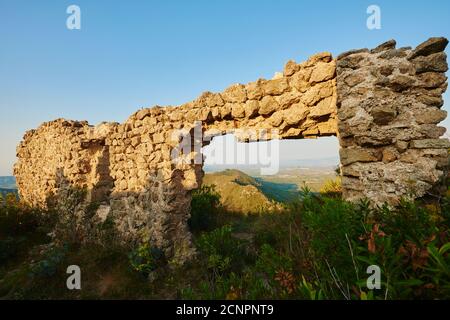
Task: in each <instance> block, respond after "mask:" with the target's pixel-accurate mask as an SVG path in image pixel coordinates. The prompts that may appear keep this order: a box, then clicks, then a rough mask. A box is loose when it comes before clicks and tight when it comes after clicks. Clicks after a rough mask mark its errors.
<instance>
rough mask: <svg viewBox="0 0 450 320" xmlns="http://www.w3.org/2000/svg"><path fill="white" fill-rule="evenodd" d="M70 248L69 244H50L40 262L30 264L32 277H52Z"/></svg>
mask: <svg viewBox="0 0 450 320" xmlns="http://www.w3.org/2000/svg"><path fill="white" fill-rule="evenodd" d="M68 250H69V247H68V245H63V246H53V245H52V246H50V247H49V248H48V249H47V250H46V251H45V253H44V254H43V257H42V259H41V260H39V261H38V262H33V263H31V265H30V276H31V277H46V278H48V277H52V276H54V275H55V274H56V272H57V271H58V268H59V267H60V265H61V263H62V262H63V261H64V259H65V257H66V254H67V252H68Z"/></svg>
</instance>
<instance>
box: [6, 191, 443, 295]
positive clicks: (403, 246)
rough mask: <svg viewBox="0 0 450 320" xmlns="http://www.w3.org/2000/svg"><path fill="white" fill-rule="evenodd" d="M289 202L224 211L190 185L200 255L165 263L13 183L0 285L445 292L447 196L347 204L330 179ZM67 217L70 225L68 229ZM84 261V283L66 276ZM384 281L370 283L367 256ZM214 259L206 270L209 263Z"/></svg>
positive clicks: (130, 290) (20, 290) (52, 290)
mask: <svg viewBox="0 0 450 320" xmlns="http://www.w3.org/2000/svg"><path fill="white" fill-rule="evenodd" d="M322 191H323V193H322V194H321V195H317V194H313V193H311V192H310V191H309V190H308V189H304V190H303V191H302V194H301V197H300V195H299V199H300V198H301V201H300V200H299V201H297V202H294V203H292V204H289V205H287V206H285V208H284V209H283V210H282V211H279V210H277V211H276V212H259V213H258V214H253V215H245V216H244V215H239V214H236V213H229V212H227V211H225V210H224V208H223V207H222V206H221V205H220V195H219V194H218V193H217V192H216V191H215V189H214V187H211V186H204V187H203V188H201V189H200V190H197V191H195V192H194V195H193V199H192V217H191V220H190V223H189V224H190V227H191V229H192V231H193V234H194V241H195V245H196V247H197V248H198V256H197V257H196V258H195V259H194V260H193V261H192V262H190V263H189V264H187V265H184V266H182V267H175V266H172V267H170V268H167V262H166V261H165V259H164V256H163V254H162V253H161V251H160V250H159V249H158V248H154V247H152V246H151V244H143V245H141V246H138V247H135V248H131V247H125V246H122V245H119V244H118V243H116V241H114V232H113V228H112V225H111V223H110V222H108V220H107V221H106V222H105V224H103V225H100V226H98V228H99V229H100V230H97V231H98V232H97V233H96V234H98V235H99V236H98V237H97V239H96V240H95V241H88V242H87V243H85V244H83V245H81V244H79V243H78V242H76V241H74V240H73V239H74V237H73V235H72V234H66V235H65V234H64V232H61V230H64V228H63V229H59V232H58V233H57V235H58V237H57V238H55V233H54V228H55V226H56V225H59V226H60V227H61V222H60V221H58V219H57V217H58V214H57V213H51V212H41V211H38V210H34V209H32V208H27V207H25V206H23V205H22V204H20V203H18V202H17V200H16V197H15V196H13V195H9V196H7V197H6V199H3V200H2V201H1V203H2V205H1V206H0V297H1V298H6V299H169V298H171V299H314V300H315V299H358V300H359V299H363V300H365V299H380V300H381V299H449V298H450V239H449V227H450V197H447V198H443V199H440V200H439V201H435V202H433V203H431V204H430V203H428V204H426V203H424V202H421V201H416V202H408V201H403V202H402V203H401V204H400V206H399V207H398V208H397V209H395V210H393V209H390V208H388V207H387V206H384V207H380V208H375V209H373V208H370V207H369V205H368V203H366V202H361V203H359V204H351V203H348V202H346V201H343V200H341V199H340V197H339V184H338V183H330V184H327V186H325V187H324V190H322ZM71 230H72V229H70V228H67V229H65V231H66V233H70V232H72V231H71ZM74 264H75V265H79V266H80V268H81V270H82V289H81V290H74V291H70V290H68V289H67V288H66V279H67V276H68V275H67V274H66V268H67V266H69V265H74ZM371 265H377V266H379V267H380V270H381V289H374V290H370V289H368V288H367V278H368V277H369V276H370V274H367V268H368V267H369V266H371ZM205 270H207V272H205Z"/></svg>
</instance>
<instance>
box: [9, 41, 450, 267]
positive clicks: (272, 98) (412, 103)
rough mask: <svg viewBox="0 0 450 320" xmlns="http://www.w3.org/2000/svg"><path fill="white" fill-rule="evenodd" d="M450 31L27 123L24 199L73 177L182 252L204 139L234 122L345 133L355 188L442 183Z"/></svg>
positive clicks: (348, 185) (398, 189)
mask: <svg viewBox="0 0 450 320" xmlns="http://www.w3.org/2000/svg"><path fill="white" fill-rule="evenodd" d="M446 44H447V41H446V39H443V38H432V39H430V40H429V41H427V42H425V43H424V44H422V45H420V46H418V47H417V48H416V49H415V50H412V49H409V48H401V49H395V42H394V41H390V42H387V43H385V44H382V45H381V46H379V47H377V48H375V49H373V50H371V51H369V50H367V49H364V50H353V51H351V52H348V53H345V54H342V55H340V56H339V57H338V59H337V60H335V59H333V58H332V56H331V54H329V53H320V54H316V55H314V56H312V57H311V58H310V59H308V60H307V61H306V62H303V63H300V64H297V63H295V62H294V61H289V62H288V63H287V64H286V66H285V68H284V71H283V73H282V74H277V76H276V77H274V78H273V79H272V80H264V79H259V80H257V81H255V82H251V83H248V84H246V85H243V84H235V85H232V86H230V87H229V88H227V89H226V90H225V91H224V92H222V93H211V92H205V93H203V94H202V95H201V96H200V97H199V98H198V99H196V100H194V101H192V102H189V103H186V104H184V105H181V106H177V107H171V106H169V107H158V106H156V107H153V108H148V109H142V110H139V111H138V112H136V113H135V114H133V115H132V116H131V117H130V118H129V119H128V120H127V121H126V122H125V123H122V124H117V123H110V124H106V123H105V124H102V125H99V126H96V127H92V126H89V125H88V124H87V123H86V122H74V121H67V120H63V119H60V120H56V121H53V122H49V123H45V124H43V125H42V126H40V127H39V128H38V129H36V130H32V131H29V132H27V134H26V135H25V137H24V139H23V142H22V143H21V144H20V145H19V147H18V150H17V155H18V158H19V161H18V162H17V164H16V165H15V168H14V172H15V175H16V178H17V184H18V187H19V192H20V196H21V198H22V200H23V201H24V202H26V203H28V204H30V205H34V206H40V207H47V206H51V205H54V203H55V202H56V203H57V202H58V201H60V199H62V198H64V197H65V196H66V193H67V190H68V189H70V188H80V189H84V190H86V191H87V197H86V199H85V202H96V203H101V204H102V205H101V207H100V209H99V210H98V212H97V215H100V216H101V220H104V219H106V218H107V217H108V218H110V219H112V220H113V221H114V224H115V227H116V229H117V230H118V231H119V233H120V234H121V235H122V237H123V239H124V240H126V241H132V242H140V241H150V242H151V243H152V245H154V246H157V247H159V248H161V249H163V250H164V252H165V254H166V256H167V257H169V258H171V259H172V260H173V261H174V262H179V263H182V262H184V261H186V260H187V259H189V257H191V256H192V254H193V253H194V249H193V247H192V244H191V235H190V232H189V230H188V228H187V220H188V218H189V211H190V199H191V198H190V192H191V190H193V189H196V188H198V187H199V185H200V184H201V180H202V177H203V170H202V165H203V156H202V154H201V147H202V146H204V145H206V144H208V143H209V141H210V140H211V138H212V137H214V136H217V135H223V134H226V133H234V134H235V135H236V136H237V137H238V138H239V139H240V140H242V141H254V140H261V139H273V138H280V139H301V138H311V137H321V136H330V135H337V136H338V137H339V141H340V144H341V154H340V156H341V165H342V173H343V189H344V197H345V198H347V199H349V200H357V199H360V198H363V197H367V198H369V199H370V200H372V201H373V203H375V204H379V203H382V202H388V203H389V204H395V203H397V202H398V200H399V199H400V197H402V196H412V197H419V196H423V195H424V194H425V193H427V192H430V191H432V190H433V188H434V187H435V186H436V184H437V183H438V181H439V179H441V178H442V177H443V176H444V171H445V170H446V167H447V162H448V158H447V148H448V147H449V146H448V140H443V139H439V137H440V136H441V135H442V134H443V133H444V129H443V128H441V127H438V126H437V123H439V122H440V121H441V120H443V119H444V118H445V117H446V112H445V111H443V110H441V109H440V108H441V107H442V105H443V101H442V94H443V92H444V91H445V89H446V85H447V84H446V80H447V78H446V77H445V75H444V72H445V71H446V70H447V62H446V56H445V53H444V52H443V50H444V48H445V46H446Z"/></svg>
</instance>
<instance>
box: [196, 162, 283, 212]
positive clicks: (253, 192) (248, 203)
mask: <svg viewBox="0 0 450 320" xmlns="http://www.w3.org/2000/svg"><path fill="white" fill-rule="evenodd" d="M203 184H204V185H215V189H216V191H217V192H218V193H219V194H220V196H221V203H222V205H223V206H224V207H225V208H226V209H227V210H229V211H233V212H239V213H244V214H248V213H258V212H261V211H268V210H275V209H277V208H280V205H279V204H278V203H276V202H275V201H273V200H271V199H270V198H269V197H268V196H267V195H266V194H264V192H263V191H261V187H262V185H261V182H258V181H257V180H255V179H254V178H252V177H251V176H249V175H247V174H245V173H243V172H241V171H239V170H233V169H229V170H225V171H222V172H215V173H207V174H206V175H205V177H204V179H203Z"/></svg>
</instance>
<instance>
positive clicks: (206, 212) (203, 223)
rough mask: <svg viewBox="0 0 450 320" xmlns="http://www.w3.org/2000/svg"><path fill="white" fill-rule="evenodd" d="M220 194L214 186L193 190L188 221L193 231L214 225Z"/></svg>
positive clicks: (211, 227)
mask: <svg viewBox="0 0 450 320" xmlns="http://www.w3.org/2000/svg"><path fill="white" fill-rule="evenodd" d="M219 203H220V195H219V194H218V193H217V192H216V191H215V189H214V186H206V185H204V186H202V187H201V188H200V189H197V190H195V191H193V193H192V201H191V218H190V219H189V221H188V224H189V227H190V228H191V230H192V231H193V232H197V231H206V230H211V229H213V228H214V227H215V226H216V219H217V209H218V206H219Z"/></svg>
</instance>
